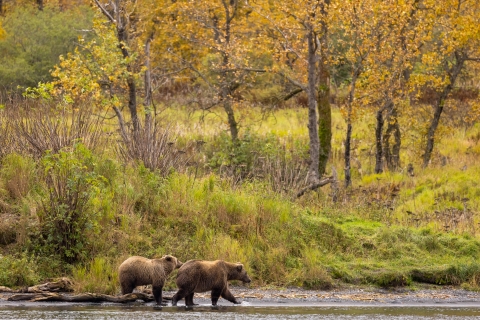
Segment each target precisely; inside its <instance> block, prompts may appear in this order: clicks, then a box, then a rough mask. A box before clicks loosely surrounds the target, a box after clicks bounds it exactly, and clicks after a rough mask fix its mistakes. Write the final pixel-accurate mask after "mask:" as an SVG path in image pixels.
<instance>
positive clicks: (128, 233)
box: [0, 109, 480, 293]
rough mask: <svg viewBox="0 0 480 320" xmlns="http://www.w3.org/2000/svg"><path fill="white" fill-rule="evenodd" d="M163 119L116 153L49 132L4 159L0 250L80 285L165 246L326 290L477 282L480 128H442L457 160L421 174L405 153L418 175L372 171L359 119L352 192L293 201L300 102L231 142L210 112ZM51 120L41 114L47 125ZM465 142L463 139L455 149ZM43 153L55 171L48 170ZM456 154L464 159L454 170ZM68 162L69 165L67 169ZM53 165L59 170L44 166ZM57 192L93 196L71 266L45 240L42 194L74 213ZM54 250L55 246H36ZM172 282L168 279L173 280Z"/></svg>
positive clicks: (277, 281) (101, 286) (301, 161)
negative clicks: (4, 236)
mask: <svg viewBox="0 0 480 320" xmlns="http://www.w3.org/2000/svg"><path fill="white" fill-rule="evenodd" d="M251 112H256V111H255V110H253V111H251ZM33 114H35V115H37V113H33ZM165 117H166V118H168V121H169V123H176V126H175V127H173V126H172V127H170V128H172V129H171V131H170V129H165V131H162V130H163V129H162V127H159V129H161V130H159V131H157V133H156V134H158V135H157V136H155V137H143V138H145V139H143V138H140V139H139V140H138V141H137V142H139V144H137V145H135V146H133V147H132V146H130V147H132V148H133V149H129V146H127V145H123V146H122V147H121V148H124V149H122V150H123V151H121V152H120V153H115V152H113V151H111V150H110V151H109V149H108V148H105V149H104V148H98V146H102V145H103V143H104V142H105V141H113V140H110V138H108V139H109V140H102V139H104V138H105V139H106V138H107V137H106V136H104V135H100V136H99V139H100V140H99V141H98V144H97V143H94V144H92V145H91V146H90V148H88V147H86V148H85V149H84V152H85V154H90V153H91V156H89V157H86V158H82V157H80V156H78V157H74V156H73V155H72V157H66V156H65V158H62V157H61V155H62V152H63V153H64V152H66V150H70V149H68V147H67V149H65V147H64V146H63V143H59V144H58V146H63V149H59V150H57V149H55V148H56V147H55V146H56V145H57V144H55V143H54V141H57V142H58V141H67V140H68V143H65V145H68V144H70V143H73V144H74V145H75V141H76V140H75V139H74V138H73V137H74V136H75V135H73V134H70V133H69V134H70V135H69V137H70V138H68V139H66V140H62V139H63V138H62V139H60V138H61V137H62V135H63V133H62V132H63V131H62V130H63V129H62V130H57V131H55V130H53V131H49V132H50V133H52V132H53V133H54V134H53V136H55V135H58V139H57V138H55V139H53V140H52V141H50V142H48V141H41V143H44V144H42V146H43V147H42V148H40V149H42V150H43V151H42V152H41V153H40V152H39V153H35V154H34V156H33V157H32V156H31V154H33V153H31V152H21V153H18V154H15V153H13V152H11V151H8V152H7V153H6V154H5V155H2V167H1V168H0V200H1V201H0V215H1V216H2V217H7V216H11V217H16V218H15V219H13V221H12V222H11V224H10V223H7V222H8V220H7V219H4V221H6V222H5V223H4V225H2V228H4V227H5V228H4V229H5V230H7V229H8V228H15V229H14V230H17V240H16V241H15V242H13V243H10V244H8V245H7V244H5V245H3V246H1V247H0V249H1V250H2V252H4V253H5V254H6V255H7V256H8V258H9V259H12V260H11V261H15V260H16V259H18V258H16V256H15V255H11V253H18V252H27V253H26V254H27V257H28V259H30V260H29V261H36V262H38V268H37V269H35V270H33V271H32V275H33V276H32V279H39V278H41V277H42V278H43V277H53V276H60V274H63V273H66V274H68V275H70V276H72V277H73V278H74V280H76V285H77V291H91V292H103V293H117V292H118V279H117V274H116V272H117V271H116V270H117V267H118V265H119V263H120V262H121V261H123V259H125V258H127V257H128V256H131V255H142V256H145V257H149V258H153V257H158V256H162V255H163V254H166V253H168V254H173V255H175V256H177V257H178V258H179V259H180V260H182V261H185V260H189V259H225V260H228V261H232V262H237V261H239V262H242V263H244V264H245V266H246V268H247V270H248V271H249V274H250V275H251V277H252V278H253V279H254V284H256V285H278V286H287V285H299V286H303V287H307V288H323V289H325V288H331V287H333V286H336V285H338V284H339V283H354V284H376V285H379V286H383V287H391V286H404V285H411V284H412V283H414V282H416V281H422V282H428V283H435V284H455V285H458V284H463V285H464V286H466V287H469V288H474V287H476V286H478V283H479V280H478V279H480V276H479V274H480V270H479V268H478V264H477V262H476V261H477V260H478V256H479V255H480V242H479V240H478V238H477V234H478V231H477V225H478V223H479V219H480V215H479V210H478V201H479V200H478V198H479V197H478V196H479V193H478V184H477V181H478V180H479V179H478V178H479V171H478V169H477V168H478V166H475V164H476V161H477V160H475V157H476V153H475V152H474V151H472V150H475V148H476V144H477V142H478V140H479V139H476V137H477V135H478V130H479V128H476V127H473V128H470V129H469V130H467V131H466V133H465V134H464V137H465V139H466V140H467V141H466V142H465V140H461V139H463V138H462V137H463V136H458V134H456V133H452V135H451V136H448V135H445V140H444V141H445V144H447V145H445V148H443V149H442V144H441V143H440V144H439V145H438V148H439V150H442V152H443V156H446V157H448V158H449V159H450V160H448V161H447V162H446V163H445V164H442V163H441V162H438V163H434V164H433V165H432V167H430V168H427V169H419V167H418V166H417V165H416V164H417V163H418V162H415V158H414V157H415V153H414V152H411V153H410V151H409V150H403V151H402V156H403V158H402V162H403V164H405V163H406V162H407V161H408V162H413V163H414V165H415V174H414V176H410V175H408V174H407V172H406V171H403V170H400V171H399V172H385V173H382V174H376V175H374V174H372V168H373V165H372V163H371V160H372V153H371V151H372V150H371V148H370V146H371V145H372V140H371V139H372V137H371V136H370V134H369V132H370V131H371V125H372V123H371V122H370V121H368V117H365V118H364V120H365V121H364V122H362V121H359V123H357V126H356V127H355V129H354V130H355V135H354V139H355V143H354V146H355V150H354V156H355V158H356V159H357V161H358V163H359V165H356V173H355V174H354V175H353V177H354V181H353V187H351V188H349V189H343V188H342V187H339V189H338V190H335V192H336V195H337V196H336V200H335V201H334V200H333V197H332V192H333V190H332V188H331V187H329V186H326V187H324V188H322V189H320V190H317V191H316V192H310V193H307V194H305V195H304V196H303V197H301V198H300V199H295V198H294V197H292V195H293V194H295V192H296V191H297V190H298V189H299V188H301V187H302V186H303V184H304V179H305V172H306V168H307V167H308V162H307V159H308V140H307V131H306V129H305V127H304V126H305V124H304V123H303V122H302V120H303V119H304V117H305V110H303V109H297V110H291V109H290V110H287V109H285V110H279V111H278V112H277V113H275V117H271V118H268V119H267V120H266V121H265V122H262V123H260V122H259V123H257V124H255V125H252V128H250V130H249V131H244V134H243V135H241V143H240V144H239V145H237V146H233V145H232V144H231V143H230V142H229V139H228V136H226V135H225V134H223V133H222V132H221V128H222V126H221V125H215V124H216V123H217V122H216V121H217V120H215V118H210V117H207V118H206V119H204V121H205V122H204V123H198V119H199V118H200V115H199V114H196V113H190V114H188V115H187V114H185V113H182V109H180V110H176V111H175V112H173V111H171V110H170V111H168V112H165ZM39 119H42V118H41V117H39ZM52 119H56V118H52ZM192 119H194V120H193V121H192ZM29 121H34V120H29ZM39 121H40V120H39ZM51 121H52V122H48V121H47V122H44V124H45V125H46V128H49V127H50V124H52V125H53V122H55V121H53V120H51ZM32 123H33V122H32ZM40 123H42V122H41V121H40ZM47 124H48V125H47ZM207 124H208V125H207ZM343 126H344V124H343V122H342V118H341V115H340V113H339V112H338V111H337V110H336V111H335V114H334V127H335V128H338V129H336V132H335V135H334V150H333V154H332V161H331V165H332V166H333V167H335V168H337V172H339V178H340V179H342V177H343V174H342V171H341V170H339V169H338V168H342V167H343V162H342V161H343V159H342V157H341V156H342V151H343V149H342V148H343V146H342V144H341V140H342V133H341V132H342V131H341V130H342V128H343ZM66 127H69V126H68V125H66ZM25 128H31V129H32V130H33V131H35V130H37V129H34V128H40V127H36V126H30V127H25ZM173 128H175V129H173ZM93 129H94V128H93V127H92V130H93ZM38 130H39V131H38V132H36V131H35V132H36V133H32V134H31V135H32V136H33V137H35V139H33V141H39V140H41V134H40V133H41V132H44V131H42V130H43V129H42V130H40V129H38ZM95 130H96V129H95ZM95 130H93V131H94V132H96V131H95ZM337 130H338V131H337ZM33 131H32V132H33ZM80 131H81V130H80ZM87 131H88V130H87ZM81 132H85V134H87V133H86V131H81ZM25 137H27V135H25ZM49 137H52V135H50V136H48V137H47V138H46V140H48V139H50V138H49ZM100 137H101V138H100ZM408 139H410V138H406V140H407V141H408ZM412 139H413V138H412ZM457 140H461V141H462V143H459V145H460V147H458V148H454V147H451V146H448V144H452V141H457ZM24 141H27V140H24ZM92 141H93V140H92ZM475 141H476V142H475ZM140 142H141V143H140ZM169 142H175V143H174V145H169ZM121 143H124V142H121ZM464 144H465V146H464ZM407 145H408V144H407ZM32 146H33V144H32ZM29 148H30V149H29ZM169 148H174V150H175V152H178V151H179V150H183V151H185V155H186V157H183V156H182V157H177V158H176V156H175V155H174V153H171V152H170V153H169V150H170V149H169ZM99 149H101V152H100V151H99ZM12 150H13V149H12ZM22 150H24V151H28V150H31V147H28V148H26V147H25V148H24V149H22ZM47 150H50V151H48V152H47ZM467 151H468V152H467ZM131 152H133V153H131ZM459 152H460V153H462V154H460V155H457V154H456V153H459ZM45 154H47V156H46V155H45ZM439 154H440V153H439ZM37 157H39V158H38V159H43V164H47V165H48V166H43V167H42V166H41V164H42V162H39V161H37ZM48 159H49V160H48ZM62 159H63V160H62ZM82 159H83V160H85V161H83V160H82ZM438 159H440V156H438ZM456 159H461V163H462V166H461V167H460V168H459V166H458V163H457V162H456ZM47 160H48V161H47ZM54 160H55V161H54ZM87 160H88V161H87ZM132 160H133V161H132ZM69 163H70V164H75V166H73V167H72V166H71V167H70V168H71V170H70V171H68V170H61V169H62V168H63V169H66V168H67V166H66V165H67V164H69ZM463 164H466V167H465V168H464V165H463ZM62 165H63V167H62ZM52 168H56V170H57V169H58V171H49V170H52ZM72 168H73V169H72ZM329 170H331V168H330V169H329ZM49 172H50V173H51V174H50V177H48V174H46V173H49ZM40 173H42V174H40ZM52 174H54V175H53V176H52ZM82 177H83V178H86V179H87V180H85V179H83V180H82V179H81V178H82ZM75 181H76V182H77V183H79V182H82V181H84V182H85V183H86V184H83V185H81V186H82V188H80V189H79V188H78V187H80V185H78V184H75V183H71V184H69V182H75ZM53 182H54V183H53ZM87 182H88V183H87ZM340 185H341V184H340ZM69 188H70V189H69ZM72 188H73V189H72ZM55 190H57V191H58V192H56V193H55V192H54V191H55ZM62 190H64V191H65V190H71V191H75V190H78V191H80V193H81V194H82V195H84V192H87V193H88V192H93V191H95V192H93V193H91V196H92V197H91V198H89V201H88V206H86V207H84V209H85V210H82V212H83V213H84V214H85V215H84V216H82V217H84V218H85V217H88V219H86V220H85V219H84V220H82V221H83V222H85V224H83V225H82V226H83V227H85V228H83V227H82V228H83V229H82V228H80V229H78V228H77V229H75V230H76V233H75V235H76V236H77V237H80V238H79V239H82V241H81V242H78V243H77V242H75V243H74V248H76V250H77V251H78V252H77V253H79V254H77V255H76V256H75V259H73V260H68V259H63V260H62V259H61V258H59V257H58V255H55V254H54V252H53V251H56V249H58V248H57V244H55V243H47V242H41V241H40V242H39V241H38V239H47V238H45V235H47V236H48V233H51V234H56V233H58V232H56V231H55V230H57V229H48V228H47V229H45V225H44V224H43V223H44V222H45V217H46V215H47V214H48V213H49V212H53V211H51V210H50V211H49V210H45V208H47V209H48V207H42V206H41V203H42V201H43V203H46V202H45V201H49V203H50V205H49V207H59V208H62V210H64V211H62V212H68V210H66V209H68V208H69V207H68V205H67V203H64V202H61V201H60V202H59V201H55V199H57V200H59V199H60V200H61V199H62V197H60V198H56V197H55V195H57V196H62V195H64V194H71V195H74V194H75V192H72V193H68V192H67V193H62V192H60V191H62ZM65 192H66V191H65ZM79 199H81V198H79ZM2 201H3V202H2ZM67 202H68V201H67ZM2 203H3V204H2ZM68 203H70V202H68ZM72 203H73V202H72ZM72 212H76V211H75V210H73V211H72ZM53 220H55V219H53ZM63 220H65V219H63ZM19 221H21V223H19ZM83 222H82V223H83ZM18 225H20V227H17V226H18ZM50 225H51V226H53V225H54V223H53V222H52V221H51V222H50ZM447 225H448V228H447V227H446V226H447ZM22 228H23V231H22ZM65 230H66V229H61V230H57V231H60V233H61V232H64V231H65ZM54 231H55V232H54ZM39 235H41V237H39ZM19 239H24V240H19ZM32 244H36V246H35V245H34V246H32ZM79 244H82V245H81V247H79V246H77V245H79ZM83 244H85V245H83ZM60 246H62V243H61V242H60ZM46 248H50V249H52V248H54V249H55V250H53V249H52V250H50V251H49V250H41V249H46ZM46 261H49V263H46ZM22 272H23V273H25V274H27V273H28V272H25V271H22ZM29 281H30V280H29ZM20 282H21V281H17V282H16V283H15V284H13V285H21V284H20ZM0 284H1V283H0ZM169 286H171V287H173V286H174V285H173V282H172V280H170V282H169Z"/></svg>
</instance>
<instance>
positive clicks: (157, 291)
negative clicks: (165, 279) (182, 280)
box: [152, 286, 163, 306]
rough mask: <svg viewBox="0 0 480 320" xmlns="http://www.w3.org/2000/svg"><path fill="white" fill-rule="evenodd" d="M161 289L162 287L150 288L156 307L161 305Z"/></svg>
mask: <svg viewBox="0 0 480 320" xmlns="http://www.w3.org/2000/svg"><path fill="white" fill-rule="evenodd" d="M162 289H163V286H152V293H153V297H154V298H155V301H156V302H157V305H159V306H161V305H162Z"/></svg>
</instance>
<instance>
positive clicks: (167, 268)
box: [118, 255, 183, 305]
mask: <svg viewBox="0 0 480 320" xmlns="http://www.w3.org/2000/svg"><path fill="white" fill-rule="evenodd" d="M182 264H183V263H182V262H180V260H178V259H177V258H175V257H174V256H170V255H165V256H163V257H162V258H160V259H147V258H144V257H138V256H133V257H130V258H128V259H127V260H125V261H123V262H122V264H121V265H120V267H119V268H118V277H119V279H120V285H121V287H122V294H127V293H132V292H133V289H135V287H137V286H143V285H147V284H151V285H152V292H153V296H154V297H155V301H156V302H157V305H161V304H162V289H163V285H164V284H165V280H166V279H167V277H168V275H169V274H170V273H172V271H173V270H174V269H176V268H180V267H181V266H182Z"/></svg>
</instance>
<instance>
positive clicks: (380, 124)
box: [375, 109, 384, 173]
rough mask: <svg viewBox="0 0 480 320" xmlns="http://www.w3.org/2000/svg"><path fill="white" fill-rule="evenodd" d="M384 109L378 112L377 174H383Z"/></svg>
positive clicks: (376, 134) (376, 138)
mask: <svg viewBox="0 0 480 320" xmlns="http://www.w3.org/2000/svg"><path fill="white" fill-rule="evenodd" d="M383 122H384V120H383V109H381V110H378V111H377V126H376V128H375V146H376V152H375V173H382V172H383V149H382V131H383Z"/></svg>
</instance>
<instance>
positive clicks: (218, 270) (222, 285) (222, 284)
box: [172, 260, 252, 306]
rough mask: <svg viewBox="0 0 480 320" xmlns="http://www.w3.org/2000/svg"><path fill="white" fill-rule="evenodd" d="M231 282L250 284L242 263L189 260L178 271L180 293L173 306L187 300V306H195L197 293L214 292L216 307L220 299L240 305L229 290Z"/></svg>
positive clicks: (174, 297)
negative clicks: (194, 298)
mask: <svg viewBox="0 0 480 320" xmlns="http://www.w3.org/2000/svg"><path fill="white" fill-rule="evenodd" d="M229 280H240V281H243V282H244V283H249V282H250V281H252V280H250V278H249V277H248V274H247V271H246V270H245V268H244V267H243V264H241V263H230V262H226V261H223V260H216V261H205V260H189V261H187V262H185V263H184V264H183V266H182V267H181V268H180V269H178V274H177V286H178V291H177V293H176V294H175V295H174V296H173V298H172V306H176V305H177V302H178V301H179V300H182V299H183V298H185V305H186V306H193V305H195V304H194V303H193V295H194V294H195V292H206V291H210V290H212V305H214V306H216V305H217V301H218V298H219V297H222V298H224V299H227V300H228V301H230V302H233V303H235V304H238V303H240V302H238V301H237V299H235V297H234V296H233V294H232V293H231V292H230V290H228V282H227V281H229Z"/></svg>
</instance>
